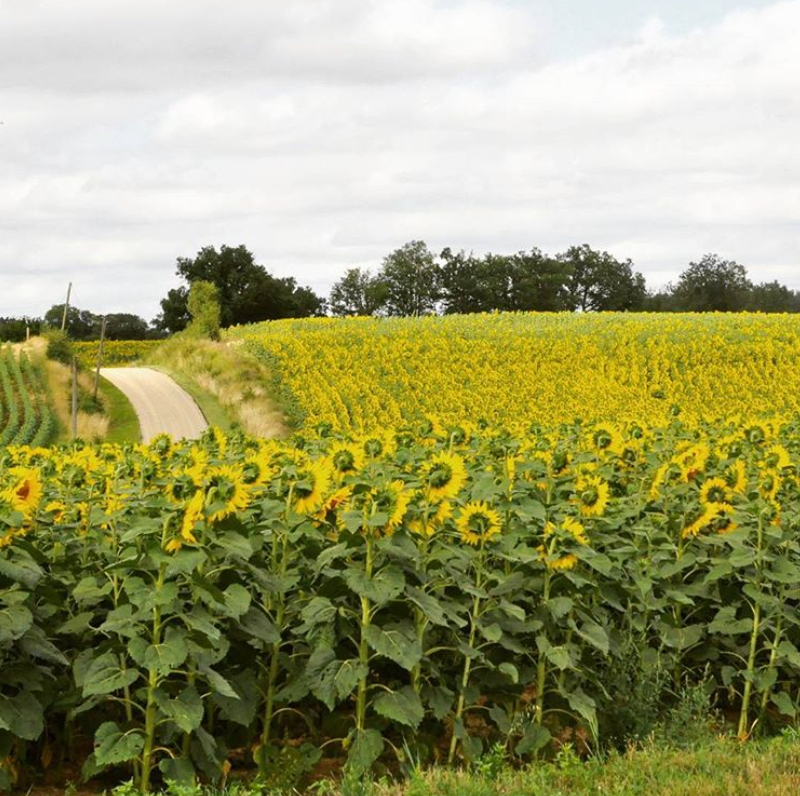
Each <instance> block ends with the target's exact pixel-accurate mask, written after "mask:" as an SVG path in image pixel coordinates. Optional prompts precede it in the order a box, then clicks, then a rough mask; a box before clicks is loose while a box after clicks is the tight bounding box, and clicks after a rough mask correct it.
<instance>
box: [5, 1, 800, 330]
mask: <svg viewBox="0 0 800 796" xmlns="http://www.w3.org/2000/svg"><path fill="white" fill-rule="evenodd" d="M0 14H2V18H3V20H4V23H3V26H2V28H0V119H1V120H3V121H4V125H3V126H0V151H2V157H3V160H2V168H0V315H2V314H11V313H18V312H30V313H40V312H43V311H44V310H45V309H46V308H47V306H49V304H51V303H55V302H56V301H59V300H60V299H61V293H62V292H63V290H62V284H61V283H62V282H63V283H66V281H67V280H68V279H73V281H75V283H76V294H77V296H78V299H79V300H80V301H81V302H82V306H86V307H88V308H92V309H95V310H103V309H107V310H130V311H136V312H140V313H142V314H144V315H146V316H148V317H150V316H152V315H153V314H155V312H156V311H157V302H158V299H159V298H160V297H161V296H163V295H164V293H165V292H166V290H167V289H168V287H170V286H172V285H173V284H174V276H173V271H174V261H175V257H176V256H179V255H189V254H192V253H194V252H195V251H197V250H198V249H199V248H200V247H201V246H203V245H206V244H209V243H214V244H221V243H228V244H232V245H235V244H238V243H244V244H245V245H247V246H248V247H249V248H251V249H252V250H253V251H254V252H255V253H256V255H257V257H258V258H259V260H260V261H261V262H264V263H265V264H266V265H268V267H270V268H271V269H272V270H274V271H275V272H277V273H279V274H281V275H285V274H294V275H296V276H297V277H298V278H299V279H300V281H302V282H306V283H310V284H312V285H314V286H315V287H317V288H318V289H320V290H327V289H328V288H329V287H330V284H331V283H332V281H333V280H334V279H335V278H336V277H337V276H338V275H339V273H340V272H341V271H342V270H343V269H344V268H345V267H346V266H348V265H351V264H377V263H378V262H379V260H380V258H381V257H382V256H383V255H384V254H386V253H388V252H389V251H390V250H391V249H392V248H394V247H396V246H398V245H401V244H402V243H404V242H405V241H406V240H409V239H411V238H424V239H426V240H428V242H429V243H430V245H431V246H432V248H435V249H438V248H441V247H443V246H445V245H449V246H453V247H461V246H463V247H465V248H468V249H469V248H473V249H475V250H476V251H488V250H493V251H514V250H517V249H521V248H530V247H531V246H540V247H542V248H544V249H546V250H551V251H552V250H559V249H562V248H564V247H566V246H568V245H570V244H572V243H579V242H590V243H591V244H592V245H595V246H600V247H608V248H610V249H611V250H612V251H614V253H616V254H617V255H618V256H620V257H631V258H632V259H634V261H635V263H636V265H637V267H638V268H640V269H641V270H643V271H644V272H645V273H646V274H647V275H648V277H649V278H650V280H651V283H652V284H653V285H654V286H656V285H659V284H663V283H664V282H666V281H667V280H668V279H670V278H673V277H674V276H675V275H676V274H677V273H678V272H679V271H680V270H681V269H682V268H683V267H684V266H685V265H686V263H688V262H689V260H692V259H697V258H698V257H700V256H702V254H703V253H705V252H706V251H719V252H720V253H721V254H723V255H725V256H727V257H733V258H736V259H738V260H740V261H741V262H743V263H745V264H746V265H748V266H749V267H750V268H751V271H752V274H753V276H754V277H756V278H765V279H766V278H779V279H782V280H783V281H785V282H787V283H789V284H792V285H793V286H795V287H800V255H799V254H798V250H800V226H799V225H798V224H797V223H796V220H797V219H798V218H799V217H800V189H798V185H800V156H798V154H797V151H796V141H797V140H798V138H799V137H800V95H798V93H797V91H796V75H798V74H800V51H798V49H797V48H796V46H795V43H796V41H797V40H798V34H800V0H791V1H790V2H781V3H775V4H773V5H771V6H768V7H767V8H765V9H762V10H758V11H756V10H750V11H747V10H744V11H739V12H736V13H733V14H730V15H728V16H727V17H725V18H724V19H722V20H720V21H719V22H718V23H717V24H716V25H714V26H712V27H707V28H705V29H695V30H693V31H690V32H689V33H686V34H683V35H674V34H671V33H670V32H669V28H668V27H667V26H666V25H665V24H664V23H663V22H662V21H661V20H660V18H658V17H654V16H644V17H643V18H642V20H641V24H640V26H639V29H638V33H637V34H636V35H635V36H634V37H633V38H632V39H631V40H630V41H629V42H628V43H627V44H619V45H617V46H614V47H610V48H606V49H602V50H599V51H595V52H591V53H588V54H585V55H583V56H580V57H573V58H570V59H568V60H561V61H555V62H553V61H551V62H543V56H542V54H543V53H544V51H545V49H544V48H545V46H546V42H543V41H542V39H541V34H540V33H539V31H540V27H539V24H538V20H537V18H536V16H535V13H534V10H533V9H532V7H531V5H530V4H516V5H511V4H506V3H504V2H499V1H495V2H488V0H487V1H486V2H482V1H480V0H472V1H469V0H450V2H442V1H441V0H406V1H405V2H401V1H400V0H380V1H379V0H335V2H334V0H303V1H302V2H297V3H287V4H278V3H258V2H255V0H253V2H249V0H248V1H245V0H239V2H234V3H232V4H226V5H224V6H223V5H222V4H219V3H212V2H210V0H200V1H199V2H198V1H197V0H196V2H193V3H188V2H186V0H174V1H173V2H171V3H169V4H163V3H155V2H154V0H140V2H137V3H133V2H130V1H129V0H116V1H115V2H107V3H100V2H99V0H72V2H71V3H70V4H69V5H68V6H67V5H66V4H63V3H58V2H56V1H55V0H38V1H32V0H25V2H21V0H0Z"/></svg>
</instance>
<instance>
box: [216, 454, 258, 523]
mask: <svg viewBox="0 0 800 796" xmlns="http://www.w3.org/2000/svg"><path fill="white" fill-rule="evenodd" d="M250 498H251V492H250V490H249V488H248V487H247V484H246V483H245V479H244V469H243V467H242V466H241V465H233V464H221V465H218V466H216V467H212V468H211V469H210V470H209V471H208V494H207V503H208V506H209V509H211V511H210V513H209V517H208V518H209V520H210V521H211V522H217V521H218V520H223V519H225V518H226V517H230V516H231V515H234V514H239V513H240V512H242V511H244V510H245V509H246V508H247V507H248V506H249V505H250Z"/></svg>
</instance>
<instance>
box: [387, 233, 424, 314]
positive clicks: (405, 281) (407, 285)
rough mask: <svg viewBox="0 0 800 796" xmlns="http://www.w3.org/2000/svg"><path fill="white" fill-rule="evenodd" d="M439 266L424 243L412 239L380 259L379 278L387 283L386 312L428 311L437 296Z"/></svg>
mask: <svg viewBox="0 0 800 796" xmlns="http://www.w3.org/2000/svg"><path fill="white" fill-rule="evenodd" d="M438 276H439V274H438V268H437V266H436V262H435V260H434V256H433V254H431V252H430V250H429V249H428V247H427V245H426V244H425V243H424V242H423V241H421V240H412V241H411V242H409V243H406V244H405V245H404V246H402V247H401V248H399V249H396V250H395V251H393V252H392V253H391V254H390V255H389V256H388V257H386V258H385V259H384V261H383V265H382V266H381V270H380V272H379V273H378V279H379V280H380V281H381V282H383V283H384V284H385V286H386V311H387V312H388V314H389V315H427V314H429V313H431V312H433V311H434V310H435V309H436V302H437V300H438V298H439V278H438Z"/></svg>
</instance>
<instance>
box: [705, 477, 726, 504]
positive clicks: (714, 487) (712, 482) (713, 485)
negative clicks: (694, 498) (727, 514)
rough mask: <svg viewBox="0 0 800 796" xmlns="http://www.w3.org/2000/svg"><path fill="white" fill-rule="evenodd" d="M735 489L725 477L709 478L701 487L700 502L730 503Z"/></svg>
mask: <svg viewBox="0 0 800 796" xmlns="http://www.w3.org/2000/svg"><path fill="white" fill-rule="evenodd" d="M732 499H733V491H732V490H731V488H730V487H729V486H728V482H727V481H725V479H724V478H709V479H708V480H707V481H706V482H705V483H704V484H703V486H702V487H701V488H700V502H701V503H702V504H703V505H704V506H707V505H714V504H717V503H726V504H727V503H730V502H731V500H732Z"/></svg>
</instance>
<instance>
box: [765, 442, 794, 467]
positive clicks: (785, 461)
mask: <svg viewBox="0 0 800 796" xmlns="http://www.w3.org/2000/svg"><path fill="white" fill-rule="evenodd" d="M762 466H763V467H764V468H766V469H768V470H776V471H777V472H781V471H782V470H785V469H786V468H788V467H791V466H792V458H791V456H789V451H787V450H786V448H784V447H783V445H773V446H772V447H771V448H770V449H769V450H768V451H767V455H766V457H765V458H764V461H763V462H762Z"/></svg>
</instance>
